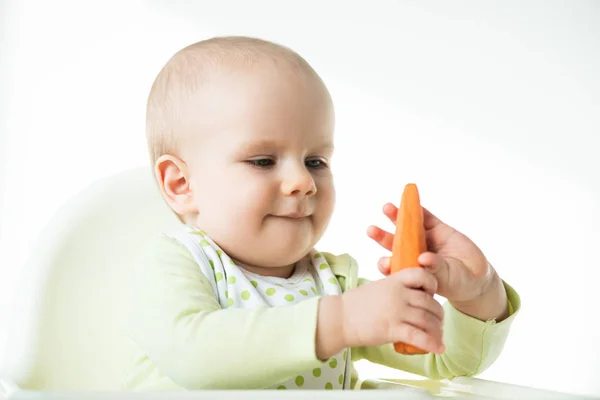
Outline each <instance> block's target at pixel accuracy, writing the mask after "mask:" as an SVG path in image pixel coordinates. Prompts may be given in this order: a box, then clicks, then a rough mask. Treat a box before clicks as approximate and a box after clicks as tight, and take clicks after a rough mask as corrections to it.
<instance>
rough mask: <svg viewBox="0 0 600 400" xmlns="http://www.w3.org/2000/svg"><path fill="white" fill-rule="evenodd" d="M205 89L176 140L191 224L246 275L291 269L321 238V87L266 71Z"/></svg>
mask: <svg viewBox="0 0 600 400" xmlns="http://www.w3.org/2000/svg"><path fill="white" fill-rule="evenodd" d="M205 89H206V90H203V91H202V93H203V95H202V96H201V97H198V98H197V99H195V100H194V103H193V104H194V106H195V107H197V108H196V110H202V112H196V113H195V114H193V113H194V107H192V108H191V109H190V110H188V112H190V113H192V114H193V115H194V116H193V120H192V121H191V122H190V123H189V124H188V131H187V133H188V136H186V137H187V138H188V140H187V141H186V142H185V143H181V144H180V148H181V149H182V158H183V159H184V161H185V162H186V163H187V165H188V174H189V181H190V184H191V188H192V192H193V196H194V202H195V204H196V206H197V209H198V214H197V215H195V216H193V219H194V221H193V223H194V224H195V226H196V227H198V228H200V229H202V230H204V231H205V232H206V233H207V234H208V235H209V236H210V237H211V238H212V239H213V240H215V242H216V243H217V244H218V245H219V246H221V247H222V248H223V250H224V251H225V252H227V254H229V255H230V256H231V257H232V258H234V259H235V260H237V261H238V262H239V263H241V264H242V265H245V266H246V267H248V268H249V269H251V270H252V268H254V269H255V270H258V269H261V268H267V267H268V268H272V267H283V266H289V265H292V264H294V263H295V262H297V261H298V260H299V259H300V258H302V257H303V256H304V255H306V254H307V253H308V252H309V251H310V250H311V249H312V248H313V247H314V245H315V244H316V243H317V241H318V240H319V239H320V238H321V236H322V235H323V233H324V231H325V229H326V227H327V225H328V223H329V220H330V218H331V215H332V212H333V207H334V202H335V190H334V184H333V177H332V173H331V169H330V167H331V158H332V155H333V130H334V115H333V107H332V105H331V100H330V98H329V96H328V94H327V92H326V89H325V88H324V87H323V86H322V84H321V83H320V82H319V81H317V80H316V79H314V78H312V77H308V76H305V75H304V74H299V73H297V72H293V71H288V70H283V71H282V70H276V69H274V68H272V67H269V66H265V67H254V68H253V69H252V70H251V71H238V72H236V73H226V74H224V75H223V76H222V77H217V78H215V79H214V80H212V81H211V83H210V84H209V85H208V87H206V88H205ZM257 267H258V268H257ZM257 272H258V271H257Z"/></svg>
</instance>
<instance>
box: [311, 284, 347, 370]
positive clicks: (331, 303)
mask: <svg viewBox="0 0 600 400" xmlns="http://www.w3.org/2000/svg"><path fill="white" fill-rule="evenodd" d="M343 332H344V330H343V301H342V297H341V296H325V297H322V298H321V299H320V300H319V310H318V315H317V333H316V339H315V340H316V343H315V350H316V355H317V358H318V359H319V360H321V361H326V360H328V359H329V358H331V357H333V356H334V355H336V354H337V353H339V352H340V351H342V349H344V348H346V347H347V346H346V343H345V342H346V341H345V335H344V334H343Z"/></svg>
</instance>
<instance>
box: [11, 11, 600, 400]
mask: <svg viewBox="0 0 600 400" xmlns="http://www.w3.org/2000/svg"><path fill="white" fill-rule="evenodd" d="M0 30H1V35H2V36H1V38H2V42H1V46H2V47H1V48H0V66H1V68H2V69H1V70H0V356H1V355H2V348H3V345H4V342H5V339H6V331H5V327H6V324H7V323H8V321H6V318H5V316H6V314H7V312H8V310H9V309H10V301H11V298H12V297H13V295H14V294H15V293H16V288H15V282H16V281H17V279H18V276H19V274H20V271H21V268H22V267H23V262H24V260H25V259H26V257H27V254H28V251H29V249H30V248H31V247H32V246H34V245H35V239H36V235H37V233H38V232H39V230H40V229H41V228H42V226H43V225H44V224H45V223H46V222H47V221H48V219H49V218H50V217H51V216H52V214H53V212H55V210H56V209H57V208H58V207H59V205H61V204H62V203H63V202H64V201H65V200H67V199H68V198H70V197H71V196H73V195H75V194H76V193H77V192H78V191H80V190H81V189H83V188H84V187H85V186H87V185H88V184H89V183H90V182H92V181H94V180H96V179H98V178H100V177H104V176H107V175H110V174H113V173H117V172H119V171H122V170H124V169H127V168H130V167H135V166H139V165H144V164H145V163H146V149H145V141H144V109H145V98H146V95H147V93H148V90H149V88H150V85H151V83H152V80H153V79H154V76H155V75H156V73H157V72H158V70H159V69H160V67H161V66H162V65H163V64H164V62H165V61H166V60H167V58H168V57H170V56H171V55H172V54H173V53H174V52H175V51H176V50H178V49H179V48H181V47H183V46H185V45H187V44H189V43H192V42H194V41H197V40H201V39H204V38H208V37H210V36H213V35H226V34H244V35H252V36H260V37H263V38H266V39H270V40H274V41H277V42H280V43H282V44H285V45H287V46H290V47H292V48H293V49H295V50H297V51H298V52H299V53H301V54H302V55H303V56H304V57H305V58H306V59H307V60H308V61H309V62H310V63H312V65H313V66H314V67H315V68H316V69H317V70H318V71H319V73H320V74H321V75H322V77H323V78H324V80H325V81H326V83H327V84H328V85H329V87H330V90H331V92H332V95H333V97H334V100H335V102H336V107H337V116H338V125H337V138H336V140H337V147H338V154H337V159H336V170H337V175H336V180H337V186H338V192H339V202H338V208H337V210H336V213H335V216H334V219H333V221H332V225H331V229H330V230H329V232H328V234H327V236H326V237H325V238H324V239H323V241H322V243H321V244H320V248H321V249H326V250H327V251H333V252H351V253H352V255H353V256H354V257H355V258H357V259H358V261H359V262H360V264H361V272H362V274H363V275H365V276H366V277H369V278H376V277H377V272H376V267H375V263H376V260H377V259H378V258H379V257H380V256H381V255H383V254H384V252H382V251H381V249H379V248H378V247H377V246H376V245H374V244H373V243H371V242H370V240H369V239H368V238H367V236H366V234H365V230H366V227H367V226H368V225H369V224H372V223H384V222H385V221H384V218H383V217H382V215H381V212H380V208H381V206H382V205H383V203H384V202H386V201H393V202H396V203H397V202H398V201H399V198H400V194H401V190H402V188H403V186H404V184H405V183H407V182H409V181H413V182H417V183H418V184H419V188H420V190H421V197H422V200H423V203H424V204H425V205H426V206H427V207H428V208H430V209H431V210H432V211H433V212H434V213H436V214H438V216H440V217H441V218H442V219H444V220H445V221H446V222H448V223H450V224H451V225H453V226H454V227H456V228H457V229H459V230H461V231H463V232H464V233H466V234H467V235H468V236H470V237H471V238H472V239H473V240H474V241H475V242H476V243H477V244H478V245H480V247H482V249H483V250H484V252H485V253H486V254H487V255H488V257H489V258H490V260H491V261H492V263H493V264H494V265H495V266H496V268H497V269H498V271H499V272H500V274H501V276H502V277H503V278H504V279H505V280H507V281H508V282H509V283H510V284H512V285H513V286H514V287H515V288H516V289H517V290H518V291H519V293H520V294H521V295H522V300H523V309H522V312H521V314H520V315H519V317H518V319H517V320H516V321H515V324H514V326H513V329H512V331H511V334H510V337H509V340H508V342H507V345H506V347H505V350H504V352H503V353H502V355H501V357H500V359H499V360H498V361H497V362H496V363H495V364H494V365H493V366H492V367H491V368H490V369H489V370H488V371H486V372H485V373H484V374H482V375H481V377H483V378H487V379H493V380H500V381H504V382H511V383H517V384H523V385H527V386H534V387H540V388H548V389H556V390H561V391H568V392H573V393H582V394H583V393H587V394H598V395H600V344H599V342H600V325H599V323H598V306H600V299H599V297H598V295H597V290H598V281H599V280H600V273H599V272H598V270H599V269H600V261H599V259H600V257H599V256H598V242H599V239H600V161H599V158H598V151H599V150H600V139H599V138H598V136H599V135H600V2H597V1H596V2H594V1H562V2H561V1H503V2H500V1H492V2H477V1H452V2H446V1H437V2H436V1H424V2H418V1H413V2H408V1H405V2H401V1H391V0H390V1H373V2H366V1H361V2H356V3H352V2H350V1H344V2H342V1H328V2H324V1H323V2H322V1H307V0H304V1H301V2H300V1H252V2H242V1H237V2H231V1H218V2H217V1H216V0H215V1H194V2H192V1H173V0H171V1H167V0H161V1H158V0H155V1H121V2H111V1H102V2H99V1H98V2H88V1H77V2H76V1H71V2H67V1H52V2H47V1H24V0H21V1H4V2H1V3H0ZM385 226H386V227H388V228H391V226H390V225H387V224H386V225H385ZM359 368H360V371H361V372H363V373H365V374H366V375H379V376H381V375H385V376H393V372H392V371H389V370H386V369H383V368H379V367H376V366H372V365H368V364H365V363H362V364H360V365H359Z"/></svg>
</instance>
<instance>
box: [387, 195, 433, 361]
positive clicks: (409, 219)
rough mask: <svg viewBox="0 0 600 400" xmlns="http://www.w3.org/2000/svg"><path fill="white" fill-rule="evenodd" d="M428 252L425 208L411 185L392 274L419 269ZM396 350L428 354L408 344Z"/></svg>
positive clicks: (400, 215)
mask: <svg viewBox="0 0 600 400" xmlns="http://www.w3.org/2000/svg"><path fill="white" fill-rule="evenodd" d="M426 250H427V244H426V242H425V226H424V224H423V208H422V207H421V200H420V197H419V190H418V189H417V185H415V184H414V183H409V184H407V185H406V186H405V187H404V192H403V193H402V200H401V202H400V208H399V209H398V217H397V218H396V233H395V234H394V242H393V244H392V259H391V261H390V272H391V273H395V272H398V271H400V270H402V269H404V268H411V267H419V266H420V265H419V262H418V261H417V259H418V258H419V256H420V255H421V254H422V253H423V252H425V251H426ZM394 348H395V350H396V352H398V353H401V354H407V355H414V354H426V353H427V352H426V351H424V350H421V349H418V348H416V347H414V346H411V345H409V344H406V343H394Z"/></svg>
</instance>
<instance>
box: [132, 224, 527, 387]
mask: <svg viewBox="0 0 600 400" xmlns="http://www.w3.org/2000/svg"><path fill="white" fill-rule="evenodd" d="M357 272H358V268H357V266H356V262H355V261H354V260H353V259H352V258H351V257H350V256H348V255H341V256H334V255H331V254H328V253H319V252H317V251H313V252H312V253H311V254H310V255H309V257H307V258H305V259H303V260H302V261H301V262H299V263H298V265H297V268H296V269H295V272H294V275H293V276H292V277H290V278H288V279H283V278H274V277H264V276H259V275H256V274H252V273H250V272H248V271H245V270H243V269H242V268H239V267H237V266H236V265H235V263H234V262H233V261H232V260H231V259H230V258H229V257H228V256H227V255H226V254H225V253H224V252H223V251H222V250H221V249H220V248H219V247H218V246H217V245H216V244H215V243H214V242H213V241H212V240H211V239H210V238H209V237H208V236H206V235H205V234H204V233H203V232H201V231H198V230H194V229H191V228H184V229H183V230H181V231H178V232H174V233H171V234H169V235H165V236H162V237H159V238H157V240H156V242H154V243H151V244H150V246H149V247H148V251H147V252H146V253H145V254H144V256H143V258H142V260H141V262H140V264H139V268H138V270H137V273H136V274H135V276H134V280H133V283H134V285H133V290H132V293H131V294H132V296H131V304H130V306H131V312H130V318H129V319H128V322H129V325H128V327H127V328H128V333H129V336H130V339H131V341H132V344H133V354H132V359H131V364H130V368H129V369H128V371H127V374H126V376H125V379H124V381H123V389H125V390H178V389H179V390H181V389H188V390H193V389H266V388H280V389H283V388H285V389H342V388H344V389H348V388H352V387H354V385H355V383H356V381H357V380H358V377H357V374H356V372H355V371H354V369H353V368H352V361H356V360H360V359H367V360H369V361H372V362H375V363H379V364H383V365H386V366H389V367H393V368H397V369H401V370H404V371H407V372H411V373H416V374H419V375H422V376H426V377H429V378H432V379H442V378H451V377H455V376H471V375H475V374H477V373H480V372H482V371H483V370H484V369H486V368H487V367H488V366H489V365H491V364H492V363H493V362H494V361H495V359H496V358H497V357H498V355H499V354H500V352H501V350H502V347H503V345H504V342H505V340H506V337H507V335H508V332H509V328H510V325H511V323H512V321H513V319H514V318H515V316H516V313H517V312H518V310H519V308H520V299H519V296H518V294H517V293H516V292H515V291H514V290H513V289H512V288H511V287H510V286H509V285H508V284H506V283H505V288H506V290H507V294H508V298H509V306H510V308H511V311H512V312H511V316H510V317H509V318H507V319H506V320H504V321H502V322H500V323H496V322H495V321H486V322H483V321H479V320H476V319H474V318H471V317H468V316H466V315H464V314H462V313H460V312H459V311H458V310H456V309H454V308H453V307H452V306H451V305H450V304H449V303H446V304H445V305H444V308H445V325H444V341H445V344H446V352H445V353H444V354H442V355H436V354H427V355H419V356H405V355H401V354H397V353H396V352H395V351H394V350H393V346H391V345H386V346H380V347H373V348H354V349H346V350H344V351H342V352H341V353H340V354H338V355H336V356H335V357H332V358H331V359H330V360H328V361H327V362H321V361H320V360H318V359H317V358H316V355H315V332H316V322H317V307H318V298H319V296H323V295H332V294H339V293H342V292H344V291H347V290H349V289H352V288H354V287H357V286H359V285H361V284H364V283H367V281H366V280H363V279H359V278H358V273H357ZM216 311H218V312H216Z"/></svg>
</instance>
